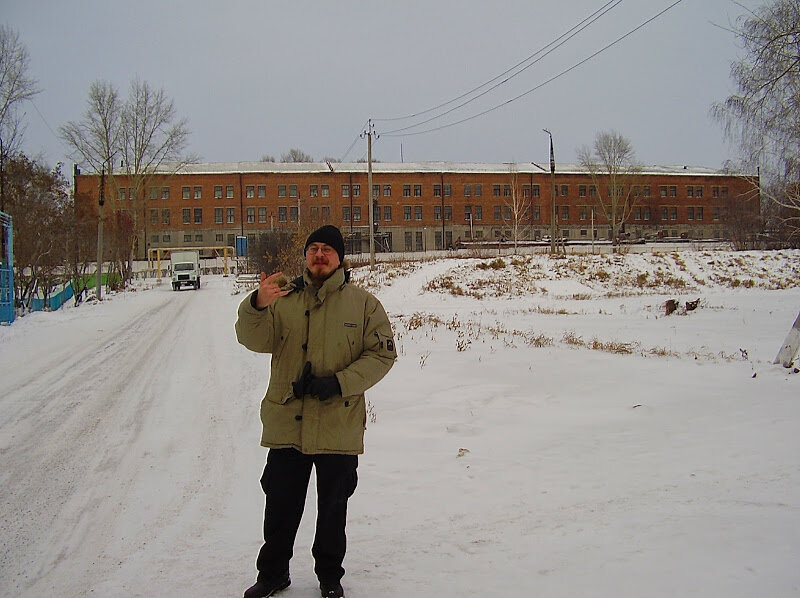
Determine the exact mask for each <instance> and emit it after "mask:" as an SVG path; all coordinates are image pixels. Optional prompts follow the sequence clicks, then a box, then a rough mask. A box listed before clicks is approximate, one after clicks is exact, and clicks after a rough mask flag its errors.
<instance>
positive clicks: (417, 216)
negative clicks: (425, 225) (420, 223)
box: [414, 206, 422, 220]
mask: <svg viewBox="0 0 800 598" xmlns="http://www.w3.org/2000/svg"><path fill="white" fill-rule="evenodd" d="M414 220H422V206H414Z"/></svg>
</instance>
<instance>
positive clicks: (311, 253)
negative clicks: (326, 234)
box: [306, 243, 341, 282]
mask: <svg viewBox="0 0 800 598" xmlns="http://www.w3.org/2000/svg"><path fill="white" fill-rule="evenodd" d="M339 264H341V261H340V260H339V254H338V253H336V250H335V249H334V248H333V247H331V246H330V245H328V244H327V243H312V244H311V245H309V246H308V249H306V266H307V267H308V271H309V272H310V273H311V278H312V280H314V281H319V282H322V281H324V280H327V279H328V278H330V275H331V274H333V273H334V272H335V271H336V269H337V268H338V267H339Z"/></svg>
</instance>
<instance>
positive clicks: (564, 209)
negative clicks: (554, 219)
mask: <svg viewBox="0 0 800 598" xmlns="http://www.w3.org/2000/svg"><path fill="white" fill-rule="evenodd" d="M561 220H569V206H561Z"/></svg>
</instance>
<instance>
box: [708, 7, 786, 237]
mask: <svg viewBox="0 0 800 598" xmlns="http://www.w3.org/2000/svg"><path fill="white" fill-rule="evenodd" d="M734 33H735V35H736V37H737V38H738V40H739V42H740V44H741V46H742V48H743V53H742V55H741V57H740V58H738V59H737V60H735V61H733V62H732V63H731V70H730V74H731V79H732V80H733V84H734V87H735V89H736V91H735V92H734V93H732V94H731V95H730V96H728V97H727V98H726V99H725V100H724V101H721V102H717V103H715V104H713V105H712V107H711V114H712V115H713V116H714V118H715V119H716V120H717V121H718V122H720V123H721V124H722V125H723V127H724V130H725V133H726V135H727V137H728V138H729V139H730V140H732V141H733V142H734V143H736V144H737V145H738V146H739V148H740V150H741V158H742V165H743V167H744V168H745V169H748V170H749V171H750V172H755V171H757V170H760V173H761V179H762V181H763V182H762V185H761V188H762V191H763V192H764V196H763V197H762V201H764V200H766V201H769V202H774V203H775V204H777V205H778V206H779V207H780V209H779V210H777V211H775V210H772V211H770V212H771V213H779V214H781V215H782V216H781V219H782V222H781V227H782V228H785V229H786V230H788V231H789V234H790V236H793V237H794V239H795V242H798V241H800V193H799V192H798V190H799V189H800V0H773V1H771V2H768V3H767V4H765V5H763V6H762V7H761V8H758V9H756V10H755V11H753V12H750V13H748V14H747V15H745V16H743V17H742V18H741V19H740V20H739V21H738V22H737V23H736V25H735V26H734ZM754 186H755V185H754Z"/></svg>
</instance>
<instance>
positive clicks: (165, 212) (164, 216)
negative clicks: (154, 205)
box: [161, 208, 170, 224]
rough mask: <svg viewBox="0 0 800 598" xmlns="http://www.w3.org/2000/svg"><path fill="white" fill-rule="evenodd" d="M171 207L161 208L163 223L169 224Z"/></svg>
mask: <svg viewBox="0 0 800 598" xmlns="http://www.w3.org/2000/svg"><path fill="white" fill-rule="evenodd" d="M169 220H170V218H169V208H166V209H164V210H161V224H169Z"/></svg>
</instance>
